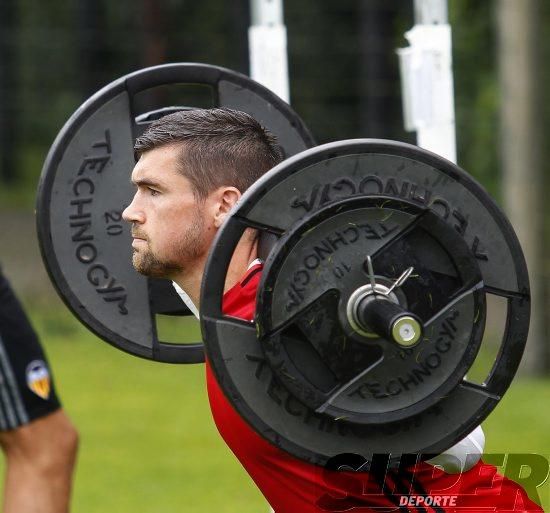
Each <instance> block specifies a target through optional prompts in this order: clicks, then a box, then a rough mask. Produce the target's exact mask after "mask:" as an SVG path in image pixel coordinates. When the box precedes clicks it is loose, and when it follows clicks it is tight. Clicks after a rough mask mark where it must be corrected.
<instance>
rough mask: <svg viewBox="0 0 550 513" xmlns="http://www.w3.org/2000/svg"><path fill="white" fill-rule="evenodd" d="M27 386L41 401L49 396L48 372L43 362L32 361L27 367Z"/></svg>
mask: <svg viewBox="0 0 550 513" xmlns="http://www.w3.org/2000/svg"><path fill="white" fill-rule="evenodd" d="M27 385H28V387H29V388H30V389H31V390H32V391H33V392H34V393H35V394H36V395H37V396H39V397H41V398H42V399H48V397H49V396H50V372H49V370H48V367H47V366H46V364H45V362H43V361H42V360H33V361H32V362H31V363H29V365H27Z"/></svg>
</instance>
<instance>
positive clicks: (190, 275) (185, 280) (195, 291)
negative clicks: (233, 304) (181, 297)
mask: <svg viewBox="0 0 550 513" xmlns="http://www.w3.org/2000/svg"><path fill="white" fill-rule="evenodd" d="M245 235H246V234H245ZM257 255H258V241H257V240H256V239H255V238H254V239H251V238H250V237H246V236H243V238H242V239H241V241H240V242H239V244H237V247H236V248H235V252H234V253H233V257H232V258H231V262H230V263H229V268H228V270H227V274H226V277H225V286H224V290H223V291H224V293H225V292H227V291H228V290H229V289H231V288H233V287H234V286H235V284H237V283H238V282H239V281H240V279H241V278H242V276H243V275H244V274H245V273H246V271H247V269H248V267H249V266H250V264H251V263H252V262H253V261H254V260H255V259H256V258H257ZM205 267H206V258H205V259H204V260H201V261H200V262H199V263H198V265H197V266H196V267H195V268H194V269H193V270H192V272H185V273H181V274H180V275H178V276H175V277H174V278H173V280H174V281H175V282H176V283H177V284H178V285H179V286H180V287H181V288H182V289H183V290H184V291H185V292H186V294H187V295H188V296H189V298H190V299H191V301H192V302H193V304H194V305H195V306H196V307H197V309H198V308H199V307H200V294H201V283H202V277H203V274H204V268H205Z"/></svg>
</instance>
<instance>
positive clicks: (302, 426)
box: [201, 140, 529, 465]
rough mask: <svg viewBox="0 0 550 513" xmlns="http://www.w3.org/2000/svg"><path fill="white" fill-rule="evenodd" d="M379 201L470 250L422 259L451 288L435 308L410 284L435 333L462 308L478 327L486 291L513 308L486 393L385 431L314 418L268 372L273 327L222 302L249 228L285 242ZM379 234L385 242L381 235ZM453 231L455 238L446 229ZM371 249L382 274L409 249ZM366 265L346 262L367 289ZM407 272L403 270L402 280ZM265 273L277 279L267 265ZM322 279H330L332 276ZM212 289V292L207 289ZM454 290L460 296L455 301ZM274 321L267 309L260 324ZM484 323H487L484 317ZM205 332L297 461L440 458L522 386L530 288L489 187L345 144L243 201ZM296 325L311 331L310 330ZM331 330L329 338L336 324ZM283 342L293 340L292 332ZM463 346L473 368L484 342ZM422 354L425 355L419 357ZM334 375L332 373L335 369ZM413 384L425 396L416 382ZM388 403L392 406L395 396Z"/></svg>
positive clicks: (290, 164) (438, 406) (392, 150)
mask: <svg viewBox="0 0 550 513" xmlns="http://www.w3.org/2000/svg"><path fill="white" fill-rule="evenodd" d="M376 196H379V197H380V199H384V198H386V197H389V198H390V199H391V200H393V201H400V200H404V201H405V202H406V203H407V204H410V203H412V204H413V205H417V206H418V208H420V209H424V210H426V209H427V210H429V211H430V212H432V213H435V214H437V216H438V217H439V219H441V220H443V221H444V222H445V224H446V226H447V227H448V228H449V227H450V228H452V230H454V231H453V232H452V236H451V235H449V237H450V238H451V239H452V238H453V237H455V236H458V237H459V238H460V239H462V241H461V242H462V245H461V249H460V251H465V248H467V253H468V256H467V257H466V258H465V259H462V260H460V259H458V260H456V261H454V260H453V259H454V258H455V256H454V255H453V258H451V259H450V260H447V261H445V259H443V260H441V259H440V258H439V257H438V256H437V250H435V249H434V246H433V245H432V247H431V248H430V249H429V250H426V251H420V252H419V253H418V254H417V255H416V258H417V259H419V260H425V261H426V262H425V264H424V265H425V266H426V267H427V268H428V270H429V271H430V272H431V273H432V276H425V278H426V279H428V278H430V279H431V280H432V285H430V286H433V282H434V281H436V280H435V276H436V273H439V274H440V275H442V276H443V278H444V280H443V282H442V283H438V284H437V286H438V287H440V289H441V290H440V292H441V294H440V295H439V297H438V296H437V295H434V296H433V297H432V300H433V301H434V305H436V306H434V305H432V306H430V304H429V300H422V297H421V291H422V288H418V289H414V288H412V289H411V285H409V284H408V283H407V284H405V285H404V286H403V288H404V289H405V286H408V287H409V290H408V291H406V292H404V293H405V294H407V295H408V298H407V299H408V301H410V302H411V303H415V302H416V304H415V305H414V306H413V305H412V304H411V305H409V306H410V307H411V309H412V310H413V308H415V309H417V310H419V311H420V312H421V313H422V312H423V315H424V317H426V316H429V315H430V314H431V313H433V308H434V307H435V308H436V312H440V314H441V315H439V316H437V315H435V316H434V317H433V326H434V331H435V332H436V335H438V336H441V335H442V333H443V332H444V331H446V330H447V328H445V326H441V328H442V330H439V331H438V329H436V328H438V327H439V326H436V323H437V321H438V319H439V321H440V322H441V324H445V322H448V321H449V320H450V321H455V320H456V319H453V318H450V319H448V315H447V314H450V316H451V317H452V316H453V312H454V310H456V309H464V311H465V312H467V314H466V317H468V316H469V318H470V319H471V320H472V322H474V321H477V320H478V319H476V314H477V308H478V307H479V306H483V305H482V303H483V301H482V299H481V300H480V298H482V296H480V294H485V295H486V294H497V295H499V296H501V297H504V298H505V299H506V301H507V303H508V316H507V319H506V320H505V331H504V336H503V340H502V342H501V348H500V351H499V354H498V356H497V359H496V361H495V364H494V366H493V369H492V371H491V374H490V375H489V376H488V377H487V379H486V381H485V383H484V384H483V385H477V384H473V383H470V382H468V381H467V380H466V379H462V380H459V381H458V384H457V385H456V386H455V387H454V388H453V389H452V390H451V391H450V392H449V393H448V394H447V395H446V396H445V397H437V401H436V402H435V404H433V405H431V406H428V407H427V408H425V409H422V411H418V412H417V413H414V412H412V414H411V415H410V416H407V417H406V418H401V420H399V421H393V422H392V417H391V415H388V422H386V423H380V422H381V421H382V420H383V419H381V418H378V419H376V422H373V423H368V422H367V423H353V422H347V421H346V420H345V419H344V418H334V416H331V415H329V414H327V413H324V412H318V411H315V410H314V409H313V408H312V407H309V406H307V405H306V403H307V400H306V399H304V398H302V399H299V398H298V397H297V396H298V395H299V394H298V393H297V392H296V391H291V389H292V387H289V386H288V383H284V382H283V381H282V380H281V379H280V377H278V376H277V369H275V370H274V369H273V368H272V367H271V365H270V362H269V359H268V357H267V355H266V354H265V352H264V351H263V349H262V345H261V340H260V339H259V337H258V334H260V335H261V330H262V329H263V328H264V326H262V324H261V322H260V323H259V324H258V325H256V326H254V325H251V324H250V323H247V322H243V321H239V320H237V319H232V318H228V317H226V316H224V315H223V314H222V313H221V302H222V301H221V298H222V292H223V284H224V281H225V273H226V270H227V266H228V264H229V260H230V258H231V255H232V253H233V248H234V247H235V245H236V244H237V242H238V240H239V238H240V236H241V235H242V233H243V231H244V229H245V228H246V227H249V226H253V227H256V228H260V229H263V230H266V231H269V232H272V233H274V234H277V235H279V236H281V238H282V240H284V238H285V237H287V236H289V234H290V233H291V232H292V231H293V230H295V229H297V227H298V226H299V225H300V224H301V223H303V222H306V221H307V219H308V218H309V219H313V218H315V215H317V214H319V213H320V212H321V211H322V210H323V209H327V208H331V207H332V206H336V205H337V204H338V205H345V204H346V203H347V202H351V201H358V200H360V199H361V198H371V197H376ZM398 210H399V213H398V216H400V217H402V218H403V219H402V220H398V224H399V225H400V226H401V229H402V230H404V231H406V230H407V226H408V224H407V221H406V219H407V215H410V214H411V213H410V212H409V213H407V211H406V209H398ZM273 212H277V215H276V216H274V215H273ZM413 215H414V214H413ZM418 217H419V216H417V218H418ZM432 217H433V216H432ZM411 223H414V219H411ZM349 233H350V232H348V235H349ZM377 233H378V234H379V235H380V233H381V232H380V231H377ZM411 233H412V232H411ZM445 233H447V234H449V231H448V230H446V231H445ZM413 237H417V238H418V237H420V240H417V241H416V242H415V244H416V243H420V244H421V245H423V244H424V243H423V242H422V235H421V234H419V233H416V234H414V235H413ZM436 239H440V237H439V236H438V237H436ZM369 242H370V243H371V244H372V250H370V249H369V251H372V252H373V253H374V265H375V266H377V265H378V266H384V265H386V266H391V265H397V264H398V263H399V259H398V258H397V256H396V255H397V253H398V251H397V250H395V249H393V250H392V249H391V244H392V243H395V244H400V243H402V242H403V240H401V242H400V240H399V238H397V237H393V236H390V237H387V238H386V240H379V239H376V238H375V237H374V236H373V239H371V241H369ZM405 242H407V241H406V240H405ZM457 247H458V246H457ZM445 248H447V242H444V243H443V250H445ZM447 249H450V248H447ZM455 249H456V248H455ZM393 251H396V254H393ZM377 254H378V255H379V258H378V259H377V257H376V255H377ZM457 257H459V255H457ZM276 258H277V250H276V249H274V251H273V253H272V254H271V255H270V257H269V259H268V262H267V263H266V266H269V263H270V262H271V261H274V260H275V259H276ZM449 262H451V263H453V262H455V263H454V264H453V265H456V264H458V266H462V265H467V266H473V267H476V268H478V269H479V271H478V272H479V273H481V277H482V284H483V286H482V288H479V284H478V285H477V286H476V285H475V283H474V282H475V280H474V282H472V284H471V285H472V286H471V288H469V289H468V287H466V290H465V291H464V292H465V293H464V294H462V293H460V291H455V289H454V288H453V280H454V278H455V277H454V276H453V273H452V272H449V265H450V264H449ZM311 263H312V264H313V261H312V262H311ZM363 263H364V258H362V259H360V260H359V261H353V262H351V263H348V262H346V264H347V265H349V267H350V268H352V269H353V272H356V273H357V276H358V277H361V280H362V281H361V283H357V285H358V286H359V285H362V284H364V283H365V274H364V273H363V274H362V275H361V272H362V271H361V270H360V269H361V266H362V265H363ZM340 264H341V263H340ZM340 264H337V265H340ZM404 265H406V264H404ZM289 269H290V268H289ZM334 269H336V267H334V268H331V267H330V266H329V265H327V266H326V273H327V276H328V273H330V272H332V271H334ZM296 270H297V269H296ZM400 270H402V269H401V268H400V269H397V272H398V273H399V271H400ZM265 271H266V272H270V271H269V269H268V268H266V270H265ZM319 272H320V273H322V272H325V268H324V267H323V269H322V270H320V271H319ZM385 272H389V271H385ZM461 272H463V270H462V269H460V271H459V270H458V269H457V270H456V274H457V275H460V273H461ZM466 274H467V275H470V273H466ZM289 275H290V273H289ZM473 275H475V273H473ZM478 276H479V274H478ZM266 279H267V278H266ZM358 279H359V278H358ZM445 280H446V281H445ZM320 281H322V278H320ZM460 281H461V282H463V281H464V280H463V279H461V280H460ZM204 284H208V287H205V286H204ZM323 290H324V289H322V287H318V290H317V291H316V293H317V292H318V293H320V294H321V295H320V296H316V297H312V298H311V299H312V300H313V302H312V303H309V306H310V307H311V308H312V309H313V310H315V309H316V308H318V309H319V311H320V312H327V311H328V309H330V308H333V307H331V302H333V303H334V301H337V297H338V296H337V295H334V294H333V290H331V289H330V287H328V288H327V290H326V291H325V293H324V294H323V293H322V292H323ZM434 291H435V289H434ZM449 291H450V292H451V297H449V298H447V299H448V301H447V302H445V294H448V293H449ZM453 291H454V292H456V293H455V294H454V296H453ZM468 291H469V292H468ZM264 292H265V291H263V290H259V293H258V297H259V298H261V297H262V295H263V294H264ZM281 297H282V296H281ZM287 299H288V298H287ZM476 301H480V302H478V303H476ZM287 303H288V300H287V302H285V301H283V300H281V301H280V302H279V303H278V305H279V306H278V308H277V309H273V311H272V312H271V317H272V319H275V321H274V323H273V324H274V326H275V327H277V326H280V325H282V326H284V325H285V322H286V320H288V318H289V317H290V316H289V312H287V311H285V309H286V306H287ZM426 303H428V305H426ZM307 307H308V304H306V303H304V304H300V305H299V308H298V309H297V310H298V312H294V313H295V314H296V315H298V313H300V312H302V313H304V315H306V314H307ZM422 309H423V310H422ZM275 310H276V311H275ZM340 311H341V310H340ZM413 312H414V310H413ZM265 314H266V312H263V311H258V312H257V320H260V318H261V317H262V315H265ZM480 314H481V315H483V311H481V312H480ZM326 317H327V318H326V319H325V321H326V322H327V323H331V322H332V323H339V324H340V328H338V326H336V327H335V328H334V329H335V330H337V329H342V330H343V331H344V332H345V323H344V322H341V319H339V318H338V319H337V320H336V319H335V317H334V315H331V316H330V317H329V316H326ZM305 318H306V317H304V319H305ZM201 324H202V330H203V338H204V339H205V340H206V343H207V345H206V349H207V353H208V357H209V360H210V361H211V362H212V367H213V369H214V372H215V374H216V376H217V379H218V380H219V382H220V384H221V385H222V387H223V388H224V390H225V392H226V394H227V396H228V398H229V399H230V400H231V402H232V403H233V405H234V406H235V408H236V409H237V411H238V412H239V413H240V414H241V415H242V416H243V417H244V418H245V419H246V420H247V421H248V422H249V423H250V425H251V426H253V427H254V428H255V429H256V430H257V431H258V433H260V434H261V435H262V436H263V437H265V438H266V439H267V440H269V441H271V442H272V443H273V444H275V445H276V446H278V447H281V448H282V449H284V450H286V451H288V452H289V453H291V454H293V455H295V456H297V457H299V458H302V459H304V460H306V461H309V462H312V463H316V464H319V465H324V464H325V463H326V462H327V461H328V460H329V459H330V458H331V457H333V456H335V455H338V454H341V453H356V454H360V455H363V456H365V457H366V458H367V459H368V458H369V456H370V455H372V454H374V453H390V454H393V455H394V461H397V458H398V456H399V455H400V454H403V453H427V454H430V453H432V454H433V453H440V452H443V451H444V450H446V449H448V448H449V447H451V446H452V445H453V444H455V443H456V442H457V441H458V440H459V439H461V438H463V437H464V436H465V435H466V434H467V433H468V432H470V431H471V430H472V429H474V428H475V427H476V426H477V425H479V423H480V422H481V421H482V420H483V419H484V418H485V417H486V416H487V415H488V414H489V413H490V411H492V409H493V408H494V407H495V405H496V404H497V403H498V401H499V400H500V398H501V397H502V395H503V394H504V392H505V391H506V389H507V387H508V386H509V384H510V382H511V380H512V378H513V375H514V373H515V371H516V369H517V366H518V365H519V361H520V359H521V355H522V352H523V348H524V345H525V341H526V337H527V331H528V324H529V283H528V278H527V270H526V266H525V262H524V259H523V255H522V252H521V248H520V246H519V243H518V241H517V238H516V236H515V234H514V232H513V230H512V228H511V226H510V224H509V222H508V221H507V220H506V218H505V216H504V215H503V214H502V212H501V211H500V209H499V208H498V206H497V205H496V204H495V203H494V201H493V200H492V199H491V198H490V197H489V196H488V195H487V193H486V192H485V191H484V189H483V188H482V187H481V186H480V185H479V184H478V183H477V182H475V181H474V180H473V179H472V178H471V177H469V176H468V175H467V174H466V173H465V172H464V171H462V170H461V169H459V168H458V167H457V166H455V165H453V164H452V163H450V162H448V161H446V160H444V159H442V158H441V157H438V156H436V155H434V154H431V153H429V152H427V151H424V150H421V149H419V148H417V147H414V146H410V145H406V144H402V143H395V142H391V141H381V140H352V141H341V142H337V143H331V144H326V145H323V146H320V147H318V148H314V149H312V150H308V151H305V152H303V153H302V154H299V155H297V156H294V157H292V158H290V159H288V160H287V161H285V162H283V163H282V164H280V165H279V166H277V167H276V168H274V169H273V170H271V171H270V172H269V173H268V174H267V175H266V176H264V177H263V178H262V179H261V180H260V181H258V182H257V183H256V184H255V185H254V186H253V187H252V188H251V189H250V190H249V191H248V192H247V193H246V194H245V195H244V196H243V198H242V200H241V202H240V205H239V208H238V209H236V210H235V211H234V212H233V215H232V217H231V218H230V219H229V220H228V221H227V223H226V224H225V225H224V227H223V228H222V230H221V231H220V233H219V234H218V236H217V238H216V243H215V245H214V247H213V250H212V252H211V254H210V257H209V261H208V264H207V268H206V273H205V276H204V281H203V289H202V300H201ZM468 324H469V323H466V326H463V327H458V326H457V325H456V324H455V327H456V328H458V329H461V330H464V331H465V332H469V331H471V327H469V326H468ZM482 324H483V323H482V320H481V321H480V322H479V323H478V325H479V326H481V327H482ZM298 328H301V329H302V330H303V328H304V327H303V324H302V325H301V326H298ZM428 328H429V326H428ZM327 329H328V330H330V327H327ZM451 329H453V328H452V327H451ZM440 331H441V333H440ZM335 333H336V331H335ZM285 335H289V336H292V332H290V333H285ZM478 335H479V334H478ZM476 337H477V335H476ZM260 338H261V337H260ZM476 340H478V339H477V338H476ZM292 349H293V350H294V351H295V353H294V357H295V358H302V357H304V358H305V357H306V356H304V354H305V353H306V352H307V351H308V350H309V349H308V348H307V347H306V348H304V347H298V346H296V347H293V348H292ZM462 349H463V350H464V351H465V353H464V354H466V353H468V361H471V357H472V355H473V354H475V350H476V348H475V345H474V348H473V350H472V351H471V352H470V348H469V346H468V345H465V344H464V343H462ZM413 354H414V352H413ZM408 356H409V355H407V354H406V355H405V357H408ZM376 357H377V353H376V350H375V351H373V358H374V359H375V360H376ZM416 357H418V354H416V355H414V358H416ZM312 362H313V363H312V367H311V369H310V371H309V372H310V375H309V377H308V378H309V379H311V380H315V379H320V380H321V381H320V382H319V384H320V385H323V386H324V387H325V389H326V390H330V387H331V386H333V385H334V383H335V380H334V379H332V378H334V376H331V375H330V374H326V373H324V370H323V368H322V367H321V366H320V364H319V362H315V361H313V360H312ZM359 364H363V365H368V361H367V360H366V359H364V360H362V361H360V362H359ZM336 370H337V369H336ZM466 370H467V369H466ZM332 372H333V374H334V373H335V369H332ZM461 372H462V370H461ZM320 376H321V378H320ZM336 377H337V376H336ZM455 378H456V376H455ZM455 378H453V379H455ZM322 379H324V381H322ZM331 379H332V381H331ZM380 379H382V378H380ZM409 386H411V385H409ZM414 387H415V388H418V387H416V385H414ZM384 388H387V386H385V385H384V383H383V382H382V381H380V387H379V390H380V391H381V392H380V391H379V390H376V389H374V388H373V387H371V389H370V390H368V389H367V391H368V393H369V394H370V395H371V396H374V395H382V394H383V393H384ZM411 388H412V386H411ZM391 390H393V389H392V388H391V387H390V391H391ZM386 393H388V391H387V390H386ZM429 394H430V393H429V391H428V396H429ZM388 395H391V394H389V393H388ZM402 397H405V396H402ZM425 397H426V396H425ZM373 399H377V398H376V397H370V398H369V401H370V403H371V404H375V401H373ZM390 400H394V401H395V398H394V399H392V398H390ZM393 406H394V407H395V408H397V409H400V408H403V407H407V405H406V404H404V403H400V404H394V405H393ZM381 410H382V411H385V412H386V413H391V406H390V407H387V406H384V407H383V408H381ZM371 413H376V412H375V411H371Z"/></svg>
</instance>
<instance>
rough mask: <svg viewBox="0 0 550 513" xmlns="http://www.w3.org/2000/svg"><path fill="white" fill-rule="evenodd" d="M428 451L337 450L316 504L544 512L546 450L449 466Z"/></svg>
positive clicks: (549, 488)
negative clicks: (424, 453)
mask: <svg viewBox="0 0 550 513" xmlns="http://www.w3.org/2000/svg"><path fill="white" fill-rule="evenodd" d="M432 457H433V456H432V455H428V456H424V457H423V456H421V455H417V454H413V455H410V454H409V455H403V456H401V457H400V458H397V459H396V458H394V457H392V458H390V457H389V456H388V455H387V454H376V455H373V456H372V457H371V458H366V457H363V456H360V455H358V454H340V455H338V456H335V457H333V458H331V459H330V460H329V461H328V462H327V464H326V466H325V467H324V468H323V469H322V470H321V476H320V479H319V498H318V500H317V502H316V504H317V507H318V508H319V509H321V510H323V511H327V512H344V511H345V512H349V511H357V513H359V512H363V511H377V512H378V513H380V512H388V513H389V512H393V511H404V512H407V511H411V512H415V513H416V512H425V513H450V512H452V513H459V512H464V513H472V512H473V511H476V512H477V511H487V512H490V511H506V513H515V512H518V513H519V512H521V513H527V512H528V513H543V506H548V505H550V483H548V476H549V472H550V463H549V461H550V459H549V458H548V456H543V455H540V454H503V453H499V454H484V455H483V457H482V459H481V460H478V458H477V457H476V458H475V459H474V460H473V461H470V462H469V464H468V465H467V468H464V467H463V466H461V463H462V464H463V463H464V462H465V461H466V460H463V461H456V462H454V463H453V464H451V465H449V466H448V467H447V469H446V468H444V467H442V466H440V465H437V464H435V465H434V464H430V463H428V462H427V461H426V460H430V459H431V458H432ZM447 463H449V462H448V461H447ZM457 468H458V470H457ZM450 469H452V470H450ZM460 469H462V471H460ZM548 511H550V509H549V510H548Z"/></svg>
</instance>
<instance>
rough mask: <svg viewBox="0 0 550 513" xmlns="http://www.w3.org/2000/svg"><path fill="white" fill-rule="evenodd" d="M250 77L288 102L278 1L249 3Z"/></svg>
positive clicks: (284, 55)
mask: <svg viewBox="0 0 550 513" xmlns="http://www.w3.org/2000/svg"><path fill="white" fill-rule="evenodd" d="M250 10H251V18H252V25H251V26H250V28H249V29H248V45H249V55H250V77H251V78H252V79H254V80H256V81H257V82H259V83H260V84H262V85H264V86H266V87H267V88H268V89H271V90H272V91H273V92H274V93H275V94H277V95H278V96H279V97H281V98H282V99H283V100H285V101H286V102H289V101H290V93H289V86H288V59H287V45H286V27H285V25H284V20H283V1H282V0H250Z"/></svg>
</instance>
